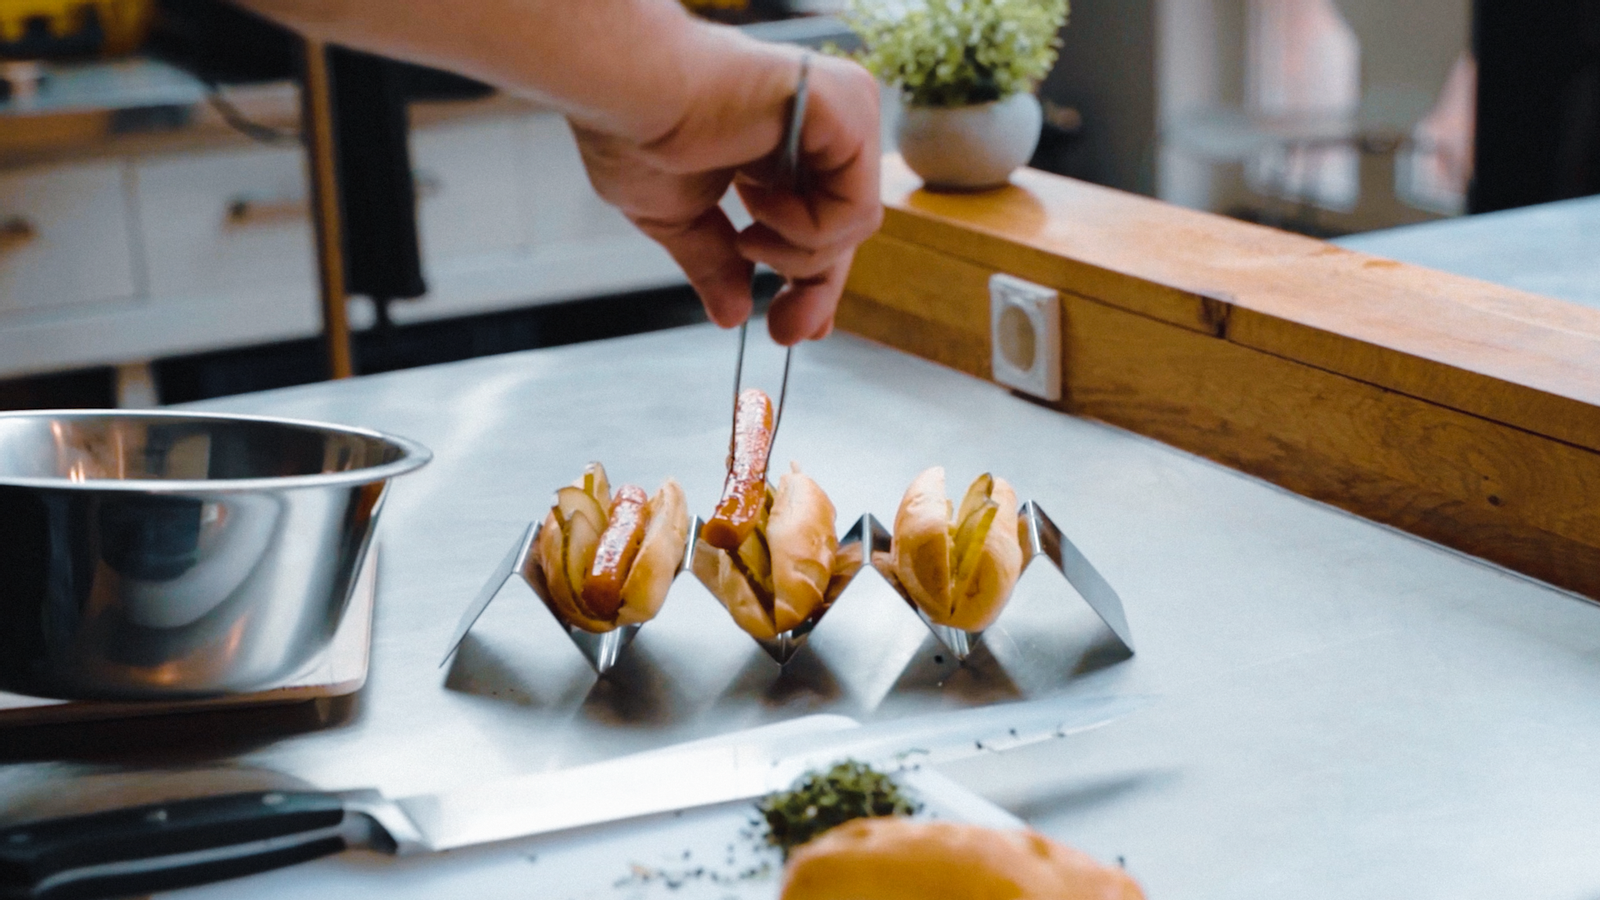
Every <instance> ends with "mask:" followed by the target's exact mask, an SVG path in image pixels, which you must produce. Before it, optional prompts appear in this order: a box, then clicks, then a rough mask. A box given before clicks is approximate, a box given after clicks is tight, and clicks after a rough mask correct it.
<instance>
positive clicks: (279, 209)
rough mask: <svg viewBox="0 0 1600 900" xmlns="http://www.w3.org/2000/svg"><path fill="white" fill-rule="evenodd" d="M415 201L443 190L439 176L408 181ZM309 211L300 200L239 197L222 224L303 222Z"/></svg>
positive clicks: (421, 175)
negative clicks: (413, 190) (413, 191)
mask: <svg viewBox="0 0 1600 900" xmlns="http://www.w3.org/2000/svg"><path fill="white" fill-rule="evenodd" d="M412 184H414V185H415V186H416V192H417V199H418V200H427V199H429V198H431V197H433V196H435V195H437V194H438V193H439V191H440V190H442V189H443V188H444V183H443V182H442V181H440V179H439V176H437V175H434V174H433V173H431V172H417V173H416V174H415V175H414V176H413V177H412ZM310 215H311V207H310V205H309V204H308V203H307V202H306V201H305V199H304V198H302V197H292V198H291V197H252V196H250V195H248V194H241V195H239V196H237V197H234V198H233V199H232V200H229V201H228V206H227V212H226V220H227V223H228V224H229V225H233V226H247V225H277V224H281V223H284V222H299V221H305V220H306V219H308V218H309V217H310Z"/></svg>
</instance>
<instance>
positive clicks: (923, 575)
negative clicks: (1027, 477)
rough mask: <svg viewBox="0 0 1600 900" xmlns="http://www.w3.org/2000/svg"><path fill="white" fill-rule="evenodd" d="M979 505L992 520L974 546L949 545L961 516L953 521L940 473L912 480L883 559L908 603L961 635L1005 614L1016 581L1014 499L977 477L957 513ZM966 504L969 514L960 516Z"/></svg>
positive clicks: (1003, 487) (1018, 551) (1001, 485)
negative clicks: (987, 508)
mask: <svg viewBox="0 0 1600 900" xmlns="http://www.w3.org/2000/svg"><path fill="white" fill-rule="evenodd" d="M987 502H992V505H993V506H994V514H993V520H992V521H991V522H990V523H989V524H988V525H987V527H986V529H985V530H984V531H983V534H982V538H981V544H979V546H976V547H970V548H969V547H964V546H961V545H959V541H958V540H957V538H958V534H959V533H960V530H961V527H962V525H963V524H964V522H965V520H966V519H967V516H964V515H963V516H958V517H955V519H954V520H953V517H952V512H953V510H952V507H951V504H950V500H949V499H948V498H947V497H946V496H945V482H944V469H943V468H942V467H940V466H934V467H933V468H931V469H928V470H927V471H925V472H923V473H921V474H920V475H918V476H917V477H916V478H915V479H914V480H912V482H911V486H910V487H909V488H907V489H906V493H905V496H904V497H903V498H902V499H901V501H900V508H899V510H898V511H896V513H895V518H894V535H893V538H892V540H891V546H890V551H889V552H890V560H891V566H892V570H893V573H894V576H895V579H896V580H897V581H899V582H900V585H901V586H902V587H903V588H905V590H906V593H907V594H909V595H910V596H911V599H912V601H913V602H915V603H916V604H917V606H918V607H920V608H921V609H922V611H923V612H924V613H926V614H927V616H928V618H929V619H931V620H932V621H933V622H934V623H936V624H939V625H947V626H949V627H951V628H959V629H961V630H963V631H982V630H983V629H985V628H988V627H989V625H990V624H992V623H993V622H994V620H995V618H996V617H997V616H999V615H1000V611H1001V610H1002V609H1004V608H1005V603H1006V601H1007V600H1008V599H1010V597H1011V589H1012V588H1013V587H1015V586H1016V583H1017V578H1018V576H1019V575H1020V574H1021V573H1022V544H1021V542H1020V541H1019V539H1018V535H1017V495H1016V492H1015V491H1013V490H1012V489H1011V485H1010V484H1009V483H1007V482H1006V480H1005V479H1003V478H991V476H988V475H980V476H979V477H978V479H977V480H975V481H974V482H973V486H972V487H971V488H969V489H968V491H967V498H966V500H965V501H963V504H962V505H963V509H962V510H961V512H963V513H971V512H975V511H977V510H978V509H979V508H981V507H982V506H984V505H987ZM969 504H972V505H973V506H972V509H967V507H968V505H969ZM974 525H976V523H974ZM976 530H977V529H976V527H975V528H974V531H976ZM969 550H970V554H971V555H970V564H966V563H967V561H966V560H963V558H962V556H963V554H964V553H966V552H968V551H969Z"/></svg>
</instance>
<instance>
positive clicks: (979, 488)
mask: <svg viewBox="0 0 1600 900" xmlns="http://www.w3.org/2000/svg"><path fill="white" fill-rule="evenodd" d="M993 493H994V476H993V475H990V474H989V473H988V472H985V473H983V474H982V475H979V476H978V477H977V478H974V479H973V480H972V486H971V487H969V488H967V495H966V496H965V497H962V498H961V508H960V509H958V510H957V511H956V524H957V527H959V526H960V525H961V524H962V523H965V522H966V521H967V517H969V516H971V515H972V514H973V512H975V511H976V510H977V509H978V507H980V506H982V505H983V502H984V501H985V500H988V499H989V497H990V495H992V494H993Z"/></svg>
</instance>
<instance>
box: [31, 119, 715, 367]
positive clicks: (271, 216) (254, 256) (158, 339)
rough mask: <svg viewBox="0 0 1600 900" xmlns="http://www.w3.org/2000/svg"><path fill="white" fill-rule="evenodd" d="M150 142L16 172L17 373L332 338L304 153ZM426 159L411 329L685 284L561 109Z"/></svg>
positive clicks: (442, 137) (502, 122)
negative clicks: (419, 282) (587, 163)
mask: <svg viewBox="0 0 1600 900" xmlns="http://www.w3.org/2000/svg"><path fill="white" fill-rule="evenodd" d="M138 150H139V155H132V156H129V157H128V158H126V159H114V160H112V161H109V162H96V163H90V164H83V165H62V166H58V167H50V168H43V169H37V170H19V171H12V172H0V378H6V377H11V376H16V375H26V374H32V373H36V372H47V371H51V370H61V369H68V368H75V367H81V366H94V365H115V364H119V363H125V362H137V361H141V360H149V359H154V358H159V357H163V356H175V355H182V354H189V353H200V352H206V351H210V350H219V349H224V348H228V347H237V346H242V345H249V344H260V343H268V342H274V341H282V340H290V339H294V338H306V337H313V336H315V335H317V334H318V333H319V332H320V330H321V314H320V305H319V303H318V297H317V277H316V255H315V243H314V240H313V231H312V227H311V223H310V211H309V210H310V206H309V203H308V202H307V197H308V193H309V192H308V186H307V180H306V171H305V168H306V167H305V162H304V155H303V152H302V151H301V149H300V148H299V147H297V146H263V145H243V146H241V145H238V144H234V145H230V146H223V147H215V146H205V147H199V148H193V149H188V150H184V151H181V152H178V151H169V152H165V153H163V152H161V151H160V150H159V149H157V150H155V151H152V150H151V149H150V145H149V144H148V143H145V144H142V145H140V146H139V148H138ZM412 161H413V167H414V168H415V170H416V175H417V180H418V211H417V214H418V228H419V231H420V235H419V237H420V240H421V245H422V253H423V274H424V276H425V278H426V280H427V282H428V289H429V290H428V294H427V296H425V297H422V298H420V299H418V300H417V301H416V302H412V303H402V304H397V305H396V306H395V307H394V308H393V314H394V318H395V320H396V321H398V322H401V323H404V322H414V321H421V320H427V319H441V318H448V317H454V316H463V315H473V314H477V313H487V312H495V311H499V310H505V309H513V308H517V307H526V306H532V305H536V304H540V303H551V302H560V301H564V300H571V299H575V298H580V297H587V296H595V295H600V294H608V293H618V292H622V291H630V290H638V289H642V288H649V287H658V286H663V285H668V284H681V283H683V280H684V279H683V275H682V273H681V272H680V271H679V270H678V268H677V267H676V266H675V265H674V264H673V262H672V260H671V258H670V257H668V256H667V254H666V253H665V252H664V251H663V250H661V249H660V248H659V247H658V246H656V245H655V244H654V243H653V242H651V241H650V240H648V239H647V238H645V237H644V236H643V235H641V234H639V233H638V232H637V231H636V230H634V228H633V227H632V226H631V225H629V224H628V222H627V220H625V219H624V218H623V217H622V216H621V215H619V214H618V213H617V212H616V211H615V210H613V209H611V208H610V207H609V206H607V205H606V204H605V203H603V202H602V201H601V200H600V198H599V197H597V196H596V195H595V193H594V190H593V189H592V188H591V187H590V186H589V182H588V178H587V176H586V175H585V173H584V170H583V164H582V161H581V160H580V159H579V157H578V152H577V149H576V147H575V146H574V144H573V141H572V136H571V134H570V133H569V132H568V130H567V126H566V123H565V121H564V120H563V119H562V118H561V117H560V116H558V115H556V114H553V113H547V112H541V111H536V110H531V109H528V108H526V107H511V108H506V107H504V106H502V107H498V108H496V109H495V110H494V111H493V113H492V114H485V113H479V114H475V115H457V116H456V117H454V118H451V119H448V120H446V121H434V122H432V123H430V124H426V125H424V126H422V127H418V128H416V129H414V130H413V133H412ZM8 222H10V223H13V224H12V225H11V226H10V227H9V229H8V226H7V223H8ZM16 223H25V224H16ZM358 303H359V301H358ZM370 319H371V313H370V310H364V309H362V308H361V306H359V305H357V306H355V307H354V308H353V309H352V320H353V321H355V322H357V323H360V322H362V321H370Z"/></svg>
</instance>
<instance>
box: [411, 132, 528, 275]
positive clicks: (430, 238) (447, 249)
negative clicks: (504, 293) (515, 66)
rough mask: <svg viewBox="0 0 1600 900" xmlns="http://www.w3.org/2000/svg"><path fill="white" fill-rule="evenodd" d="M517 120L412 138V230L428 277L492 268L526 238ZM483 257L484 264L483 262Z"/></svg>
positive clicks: (523, 245)
mask: <svg viewBox="0 0 1600 900" xmlns="http://www.w3.org/2000/svg"><path fill="white" fill-rule="evenodd" d="M520 137H521V135H520V134H519V133H518V129H517V126H516V122H515V121H513V120H507V119H486V120H475V121H469V122H461V123H452V124H448V125H442V126H435V127H433V128H430V129H426V130H421V131H418V132H416V133H415V134H413V135H412V137H411V167H412V169H413V171H414V172H415V173H416V181H417V230H418V237H419V238H420V239H421V242H422V255H423V260H424V265H425V267H426V269H427V270H429V271H430V272H431V271H433V270H436V269H449V268H452V267H457V268H459V267H468V268H470V267H472V266H474V265H480V266H481V265H495V264H498V263H500V262H501V260H500V259H499V258H498V256H497V255H498V254H503V253H505V252H506V251H514V250H525V249H526V248H527V246H528V244H529V243H530V239H531V236H530V234H529V231H528V228H527V219H526V216H525V215H524V210H523V208H522V204H523V202H524V200H525V197H524V194H523V192H522V191H520V190H518V188H517V184H518V180H519V179H520V178H521V177H522V172H521V171H520V167H519V162H520V160H519V155H518V150H519V148H518V147H517V141H518V139H519V138H520ZM485 257H488V259H485Z"/></svg>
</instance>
